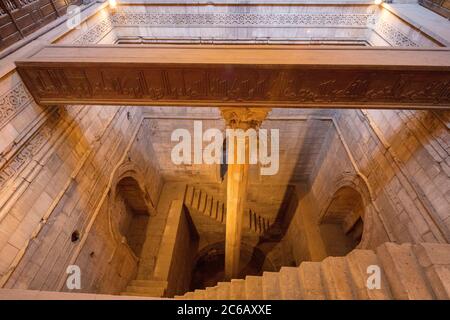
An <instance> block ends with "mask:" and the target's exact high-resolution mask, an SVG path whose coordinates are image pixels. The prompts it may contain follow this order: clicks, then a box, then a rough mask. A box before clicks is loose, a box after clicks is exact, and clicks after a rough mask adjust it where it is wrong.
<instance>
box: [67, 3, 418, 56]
mask: <svg viewBox="0 0 450 320" xmlns="http://www.w3.org/2000/svg"><path fill="white" fill-rule="evenodd" d="M376 16H377V15H376V14H375V13H351V14H350V13H302V14H300V13H285V14H268V13H155V12H144V13H143V12H127V11H117V12H114V13H111V15H110V16H108V17H106V18H104V19H103V20H101V21H100V22H99V23H97V24H96V25H94V26H93V27H92V28H90V29H89V30H88V31H87V32H86V33H85V34H83V35H81V36H80V37H79V38H78V39H76V40H75V41H74V42H73V43H74V44H94V43H97V42H98V41H100V40H101V39H102V38H103V37H104V36H105V35H106V34H108V32H110V31H111V30H112V29H113V28H114V27H119V26H126V27H129V26H139V27H142V26H150V27H152V26H163V27H179V26H182V27H196V26H214V27H280V28H283V27H330V28H333V27H357V28H361V27H363V28H368V27H373V29H374V30H375V31H376V32H377V33H378V34H379V35H380V36H382V37H383V38H385V39H386V41H388V42H389V43H390V44H391V45H392V46H407V47H417V46H418V45H417V44H416V43H415V42H414V41H412V40H411V39H410V38H409V37H408V36H407V35H405V34H403V33H402V32H400V31H398V30H397V29H396V28H395V26H393V25H392V24H390V23H388V22H386V21H384V20H382V19H379V20H378V21H377V22H376V23H375V24H374V21H376V20H377V19H376Z"/></svg>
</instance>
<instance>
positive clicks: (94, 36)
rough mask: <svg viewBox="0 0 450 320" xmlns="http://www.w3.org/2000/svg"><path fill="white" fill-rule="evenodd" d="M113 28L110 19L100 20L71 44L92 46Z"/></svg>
mask: <svg viewBox="0 0 450 320" xmlns="http://www.w3.org/2000/svg"><path fill="white" fill-rule="evenodd" d="M112 28H113V25H112V23H111V18H110V17H107V18H105V19H103V20H101V21H100V22H99V23H97V24H95V25H94V26H93V27H92V28H90V29H89V30H88V31H86V32H85V33H83V34H82V35H81V36H80V37H78V38H77V39H76V40H75V41H73V44H77V45H83V44H94V43H97V42H99V41H100V40H101V39H102V38H103V37H104V36H105V35H107V34H108V33H109V32H110V31H111V30H112Z"/></svg>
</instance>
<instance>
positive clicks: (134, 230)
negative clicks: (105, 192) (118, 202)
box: [116, 177, 149, 257]
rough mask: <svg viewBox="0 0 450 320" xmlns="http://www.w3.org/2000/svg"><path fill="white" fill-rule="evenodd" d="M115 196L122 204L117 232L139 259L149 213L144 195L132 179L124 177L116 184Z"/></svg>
mask: <svg viewBox="0 0 450 320" xmlns="http://www.w3.org/2000/svg"><path fill="white" fill-rule="evenodd" d="M116 190H117V196H119V197H120V198H121V199H122V201H123V204H124V210H122V211H123V213H122V215H121V217H120V220H119V231H120V233H121V234H122V236H123V237H125V239H126V241H127V243H128V245H129V247H130V248H131V250H133V253H134V254H135V255H136V256H137V257H139V256H140V254H141V252H142V247H143V245H144V241H145V238H146V233H147V226H148V221H149V213H148V208H147V204H146V202H145V200H144V193H143V192H142V190H141V188H140V187H139V184H138V182H137V181H136V180H135V179H134V178H132V177H124V178H122V179H121V180H120V181H119V182H118V183H117V188H116Z"/></svg>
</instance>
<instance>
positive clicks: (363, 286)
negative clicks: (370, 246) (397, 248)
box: [346, 249, 392, 300]
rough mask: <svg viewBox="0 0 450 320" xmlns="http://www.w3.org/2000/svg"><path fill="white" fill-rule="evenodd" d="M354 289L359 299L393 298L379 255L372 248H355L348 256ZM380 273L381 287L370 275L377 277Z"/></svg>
mask: <svg viewBox="0 0 450 320" xmlns="http://www.w3.org/2000/svg"><path fill="white" fill-rule="evenodd" d="M346 260H347V265H348V268H349V271H350V277H351V279H352V282H353V285H354V286H353V289H354V292H355V294H356V296H357V298H358V299H364V300H366V299H371V300H390V299H392V295H391V291H390V287H389V285H388V282H387V279H386V276H385V275H384V271H383V270H382V269H381V267H380V261H379V260H378V257H377V255H376V254H375V253H374V252H373V251H370V250H359V249H356V250H353V251H352V252H350V253H349V254H348V255H347V256H346ZM376 272H379V273H380V276H379V278H378V279H379V287H377V283H376V280H375V282H374V281H373V280H372V279H370V278H369V277H372V278H374V277H376V274H375V273H376ZM369 280H370V281H369Z"/></svg>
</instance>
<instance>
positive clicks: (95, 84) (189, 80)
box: [17, 46, 450, 108]
mask: <svg viewBox="0 0 450 320" xmlns="http://www.w3.org/2000/svg"><path fill="white" fill-rule="evenodd" d="M146 48H147V49H146V50H148V52H147V51H142V50H144V49H143V48H140V49H139V50H140V51H139V52H135V53H133V52H132V50H133V48H119V47H114V48H99V49H97V48H96V47H91V48H90V49H89V50H86V54H87V55H88V56H89V57H92V56H96V54H95V52H93V51H92V50H103V51H102V52H100V51H99V52H98V55H100V56H101V57H102V58H101V59H100V58H99V60H98V62H95V61H92V59H91V58H90V59H89V60H83V57H79V59H80V60H78V57H74V58H73V60H72V61H69V60H70V59H68V58H67V57H68V56H69V55H70V50H71V49H70V47H60V48H59V49H58V50H61V51H60V52H59V54H61V55H63V56H65V57H64V59H63V60H62V61H57V60H56V58H55V57H54V56H53V55H52V56H51V57H50V58H49V59H48V60H46V59H45V53H43V54H42V56H38V57H37V58H36V59H37V60H36V61H39V64H37V63H36V62H33V61H34V60H33V58H30V59H29V60H26V61H22V62H17V64H18V70H19V72H20V74H21V76H22V79H23V80H24V82H25V83H26V85H27V87H28V88H29V90H30V91H31V92H32V94H33V96H34V97H35V98H36V99H37V101H38V102H39V103H41V104H133V105H136V104H137V105H182V104H184V105H191V106H195V105H209V106H245V107H251V106H259V107H263V106H264V107H283V106H284V107H328V108H330V107H354V108H360V107H365V108H383V107H386V108H430V107H431V108H439V107H449V106H450V72H449V69H448V66H447V63H448V61H445V60H446V59H448V56H449V53H448V52H447V51H442V50H440V51H439V50H437V51H436V50H434V51H433V50H430V51H429V52H428V51H427V52H423V51H418V52H415V51H414V50H412V51H408V50H394V49H390V50H387V49H385V50H384V51H383V50H378V49H365V50H361V49H345V50H347V51H346V53H342V52H343V51H342V50H341V51H339V50H338V49H336V50H329V49H309V51H308V49H301V48H299V49H296V50H292V48H291V47H289V50H290V51H289V50H288V49H286V48H283V49H279V50H280V51H279V53H278V54H277V53H274V52H271V53H267V51H264V50H263V49H260V50H262V51H258V52H256V51H257V50H258V49H255V48H252V49H249V50H252V51H251V52H252V53H254V52H256V53H255V54H256V55H257V56H258V57H259V59H260V60H259V61H266V62H265V64H263V65H261V64H260V63H259V62H253V60H249V59H248V57H249V56H248V55H247V54H246V53H245V50H244V51H240V50H241V49H231V48H230V49H229V50H235V51H233V52H235V53H234V54H233V56H234V57H237V58H236V59H238V60H236V59H235V58H234V57H233V59H235V60H233V61H235V62H234V63H230V62H219V61H229V60H227V57H228V56H223V50H217V49H216V48H215V47H211V48H207V47H202V48H201V49H199V48H197V47H193V48H186V47H184V48H183V49H182V50H181V51H179V48H178V47H176V46H175V47H173V48H168V47H164V48H160V49H158V48H157V47H155V48H153V47H152V48H150V47H146ZM49 50H50V49H49ZM52 50H53V48H52ZM121 50H122V51H121ZM158 50H168V51H167V52H166V51H164V52H165V53H158V52H159V51H158ZM189 50H194V51H195V50H198V51H196V52H195V53H194V52H191V51H189ZM207 50H211V52H210V51H207ZM214 50H217V51H214ZM255 50H256V51H255ZM302 50H305V51H304V54H301V52H302ZM311 50H313V52H312V51H311ZM321 50H322V51H321ZM345 50H344V51H345ZM373 50H375V51H373ZM44 51H45V50H44ZM44 51H43V52H44ZM187 51H189V52H187ZM213 51H214V52H213ZM65 52H67V54H65ZM122 52H123V53H122ZM115 53H117V55H116V54H115ZM104 54H111V56H110V57H111V59H113V60H112V61H117V62H104V61H107V60H108V57H104ZM122 54H123V55H124V56H123V57H122ZM130 54H131V55H133V54H138V55H140V56H143V57H145V58H143V60H141V61H142V62H141V63H136V59H137V58H135V57H126V55H130ZM153 54H154V55H155V56H154V57H156V60H152V58H151V57H150V56H151V55H153ZM186 54H187V55H189V56H192V57H195V58H193V60H192V59H191V60H192V61H191V60H189V61H190V63H174V62H173V61H178V58H176V57H178V56H180V57H181V56H185V55H186ZM228 54H231V53H229V52H228ZM266 54H268V55H267V56H266ZM341 54H343V56H342V57H343V58H342V59H346V60H345V62H344V61H342V59H339V58H336V57H338V56H339V55H341ZM165 55H167V59H169V60H165V58H164V59H163V58H160V57H161V56H165ZM310 55H311V56H315V58H314V63H309V62H308V61H309V60H308V59H309V58H306V60H305V57H306V56H310ZM317 55H321V57H322V58H321V61H322V62H320V63H318V60H317ZM119 56H120V57H121V58H119ZM419 56H421V57H422V58H420V57H419ZM147 57H148V58H147ZM206 57H208V59H210V61H218V62H215V63H214V64H211V62H205V59H206ZM240 57H242V60H239V59H241V58H240ZM264 57H267V58H264ZM277 57H279V58H277ZM370 57H382V59H381V58H377V61H378V62H377V63H374V60H373V59H375V58H370ZM433 57H434V58H433ZM103 59H106V60H103ZM158 59H159V60H158ZM161 59H162V60H161ZM221 59H225V60H221ZM267 59H271V61H270V63H267ZM287 59H291V60H289V61H291V62H290V63H286V62H285V61H286V60H287ZM298 59H300V60H298ZM330 59H334V60H336V61H337V60H341V61H340V62H339V63H338V64H335V63H334V62H332V61H331V60H330ZM355 59H358V63H356V64H355V63H354V61H355ZM405 59H406V60H408V61H411V63H412V65H411V66H412V67H411V68H408V67H407V65H405V63H404V61H405ZM418 59H421V60H420V61H422V62H423V65H421V64H420V63H418V62H417V61H419V60H418ZM433 59H434V60H433ZM50 60H51V61H50ZM194 60H195V61H194ZM334 60H333V61H334ZM347 60H348V61H347ZM441 60H442V63H443V64H439V66H440V67H439V68H437V67H435V66H434V64H432V65H430V64H428V62H429V61H435V62H436V61H441ZM44 61H45V62H44ZM77 61H81V62H77ZM119 61H120V62H119ZM162 61H167V62H166V63H164V62H162ZM436 63H437V62H436Z"/></svg>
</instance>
